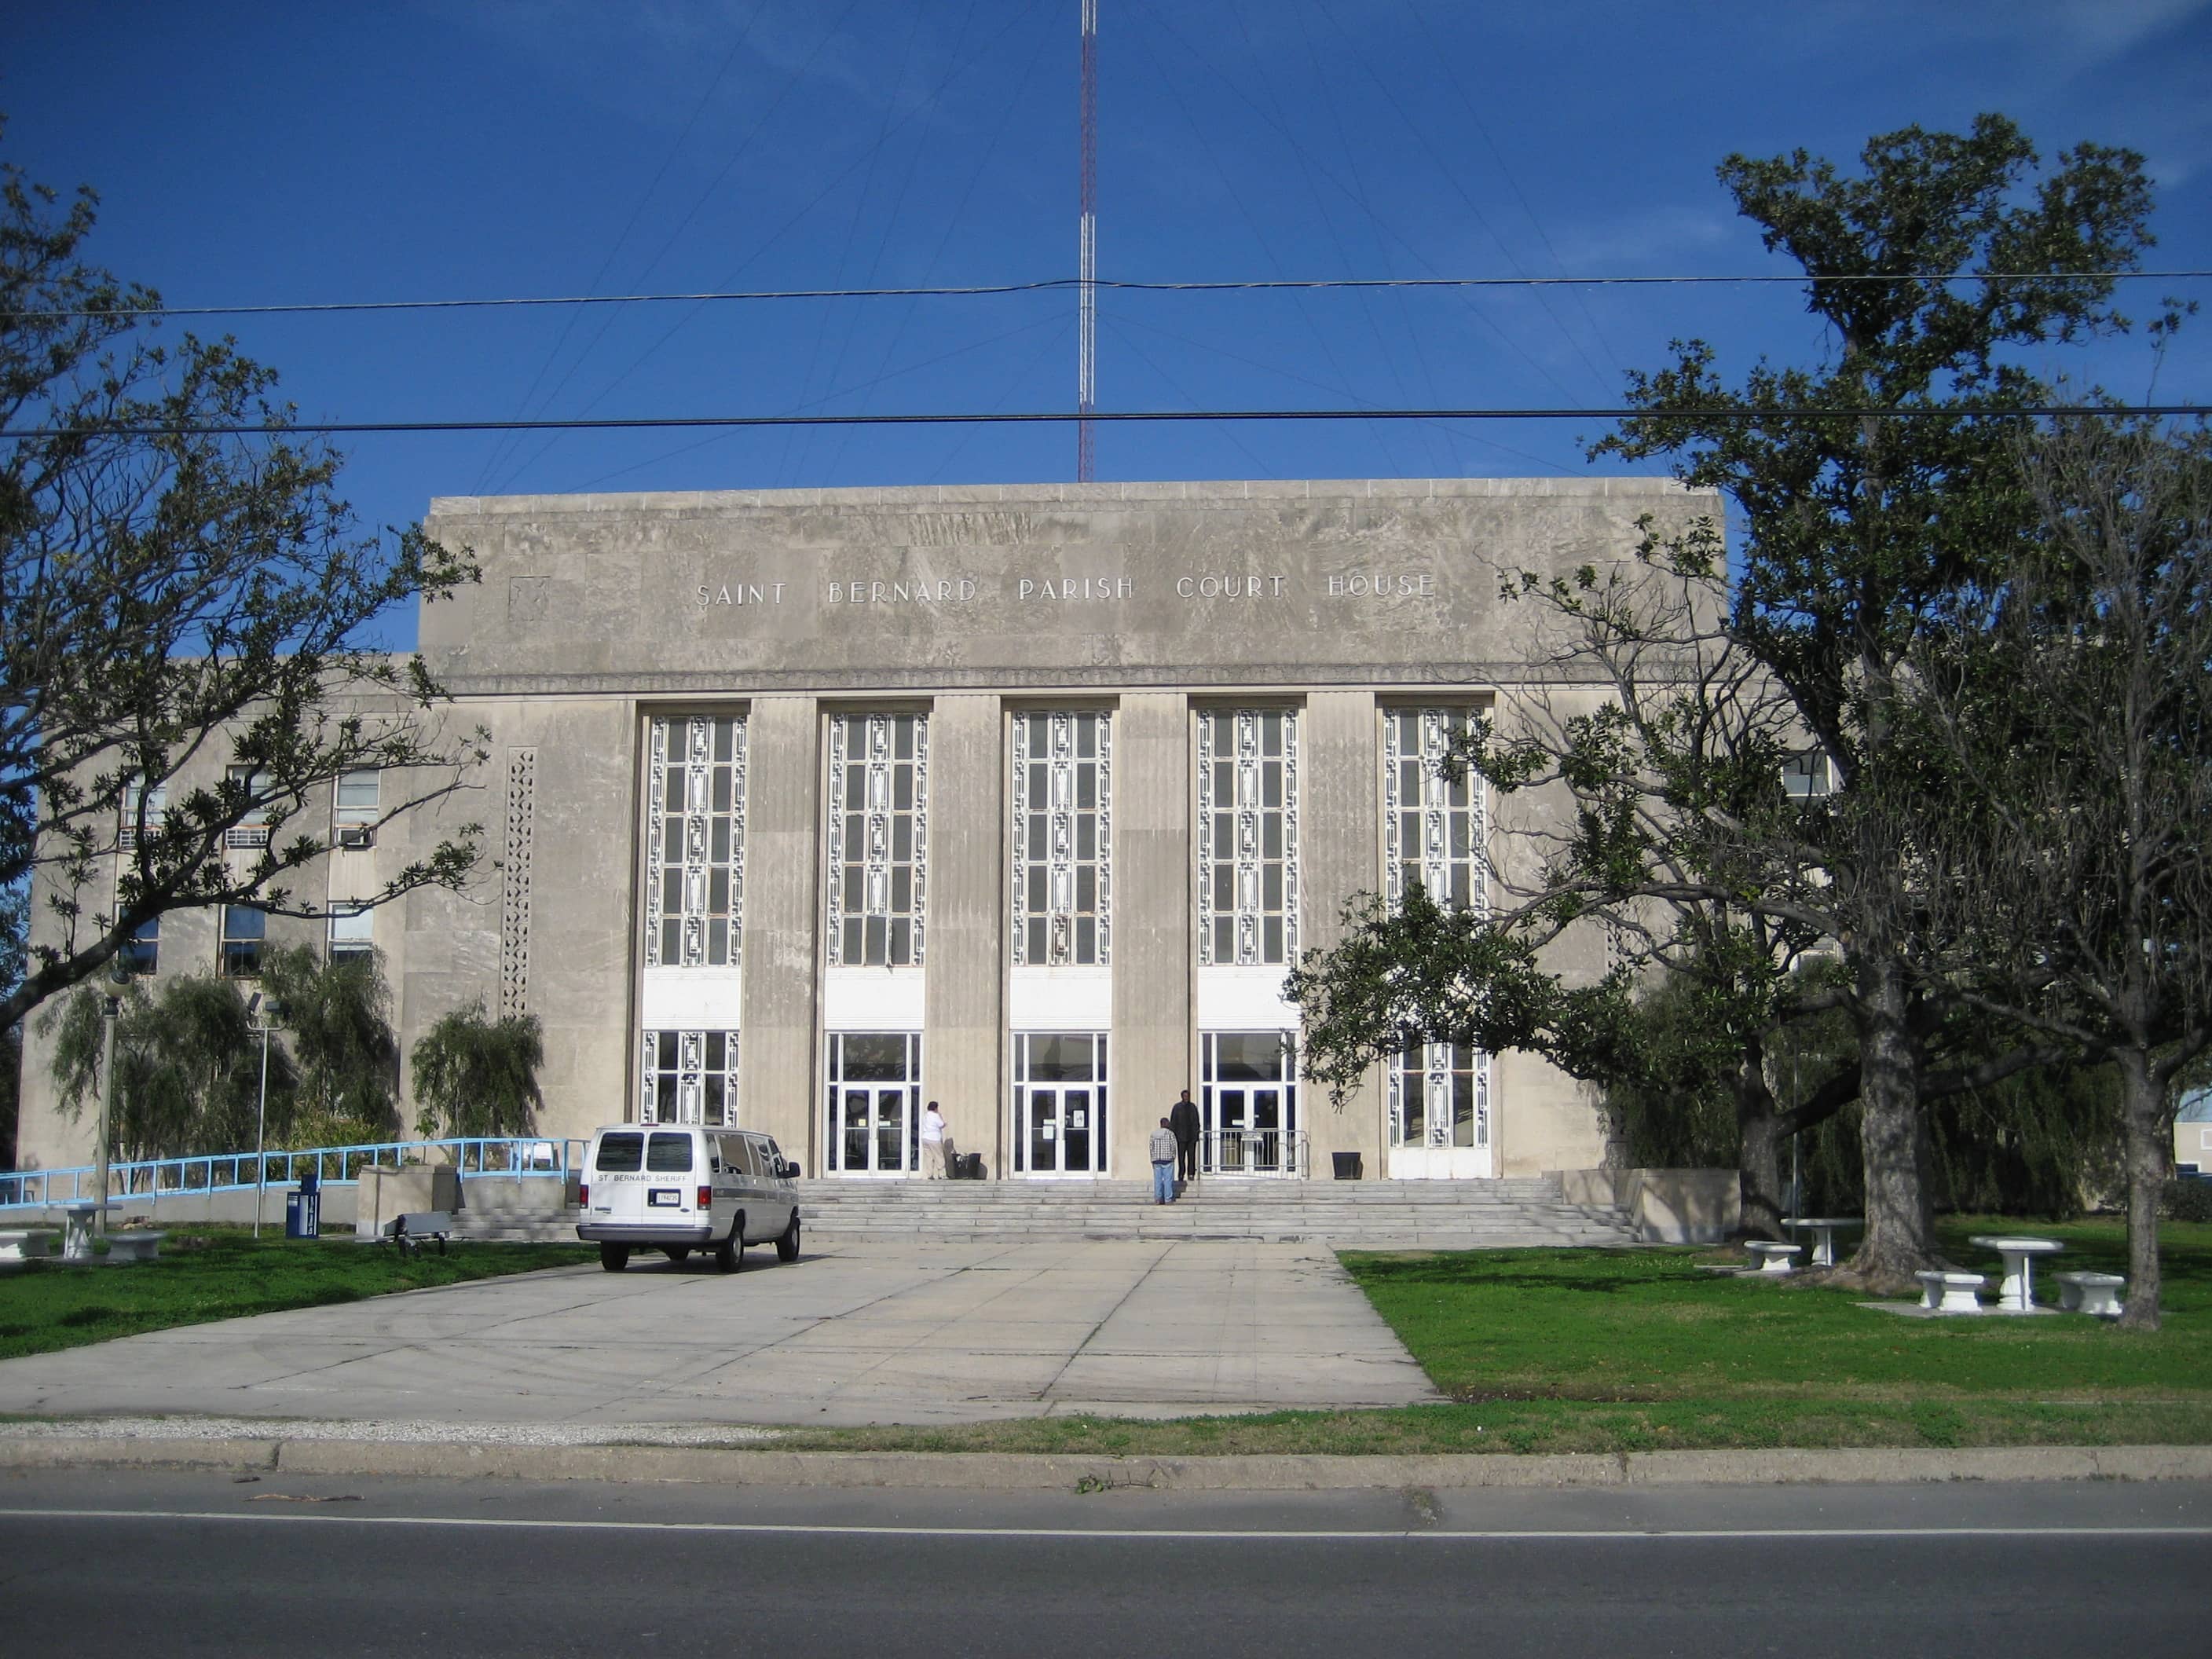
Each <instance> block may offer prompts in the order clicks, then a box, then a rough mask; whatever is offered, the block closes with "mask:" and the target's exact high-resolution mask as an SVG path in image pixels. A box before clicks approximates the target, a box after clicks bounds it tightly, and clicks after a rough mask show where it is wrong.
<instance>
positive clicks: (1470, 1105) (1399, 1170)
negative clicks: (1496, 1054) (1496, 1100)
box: [1389, 1042, 1495, 1181]
mask: <svg viewBox="0 0 2212 1659" xmlns="http://www.w3.org/2000/svg"><path fill="white" fill-rule="evenodd" d="M1494 1172H1495V1171H1494V1169H1493V1165H1492V1156H1491V1139H1490V1056H1489V1055H1487V1054H1484V1053H1483V1052H1482V1051H1481V1050H1480V1048H1469V1047H1468V1045H1467V1044H1465V1043H1463V1042H1431V1043H1426V1044H1424V1045H1423V1046H1421V1047H1419V1048H1408V1049H1407V1050H1405V1051H1404V1052H1403V1053H1402V1054H1400V1055H1399V1056H1398V1062H1397V1064H1396V1065H1395V1066H1392V1067H1391V1068H1390V1158H1389V1176H1390V1179H1391V1180H1393V1181H1466V1180H1480V1179H1484V1178H1486V1177H1488V1176H1491V1175H1492V1174H1493V1173H1494Z"/></svg>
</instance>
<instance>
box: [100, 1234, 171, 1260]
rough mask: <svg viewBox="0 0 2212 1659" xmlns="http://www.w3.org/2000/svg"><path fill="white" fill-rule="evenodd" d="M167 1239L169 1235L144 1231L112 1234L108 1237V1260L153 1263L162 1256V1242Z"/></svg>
mask: <svg viewBox="0 0 2212 1659" xmlns="http://www.w3.org/2000/svg"><path fill="white" fill-rule="evenodd" d="M167 1237H168V1234H167V1233H157V1232H150V1231H144V1230H134V1231H131V1232H126V1233H110V1234H108V1236H107V1259H108V1261H110V1262H112V1263H121V1262H125V1261H153V1260H154V1258H155V1257H156V1256H158V1255H161V1241H162V1240H163V1239H165V1238H167Z"/></svg>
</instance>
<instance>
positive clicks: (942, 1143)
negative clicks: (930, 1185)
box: [921, 1101, 949, 1181]
mask: <svg viewBox="0 0 2212 1659" xmlns="http://www.w3.org/2000/svg"><path fill="white" fill-rule="evenodd" d="M948 1144H949V1143H948V1142H947V1141H946V1139H945V1114H944V1113H942V1112H940V1111H939V1110H938V1109H937V1103H936V1102H935V1101H931V1102H930V1103H929V1105H928V1107H927V1109H925V1110H924V1111H923V1113H922V1115H921V1173H922V1175H923V1176H924V1177H925V1178H926V1179H927V1180H930V1181H942V1180H944V1179H945V1151H946V1148H947V1146H948Z"/></svg>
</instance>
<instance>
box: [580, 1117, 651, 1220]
mask: <svg viewBox="0 0 2212 1659" xmlns="http://www.w3.org/2000/svg"><path fill="white" fill-rule="evenodd" d="M585 1180H586V1184H587V1185H588V1186H589V1187H590V1188H591V1193H592V1201H591V1206H590V1208H589V1210H588V1212H587V1213H586V1219H587V1220H590V1221H592V1222H605V1223H610V1224H613V1225H635V1224H636V1223H637V1222H638V1221H640V1220H641V1219H643V1218H644V1216H645V1131H643V1130H642V1129H610V1130H608V1131H607V1132H606V1133H605V1134H602V1135H601V1136H600V1137H599V1146H598V1147H597V1148H596V1149H595V1150H594V1151H593V1152H592V1167H591V1169H590V1170H588V1171H586V1176H585Z"/></svg>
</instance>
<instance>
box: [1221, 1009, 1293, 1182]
mask: <svg viewBox="0 0 2212 1659" xmlns="http://www.w3.org/2000/svg"><path fill="white" fill-rule="evenodd" d="M1199 1041H1200V1070H1199V1081H1200V1100H1199V1115H1200V1120H1201V1122H1202V1124H1203V1127H1204V1130H1205V1138H1204V1140H1203V1143H1202V1145H1201V1146H1200V1157H1199V1168H1200V1170H1202V1171H1203V1172H1204V1173H1206V1174H1207V1175H1227V1176H1294V1177H1295V1176H1304V1174H1305V1173H1306V1142H1305V1133H1304V1131H1303V1130H1301V1129H1300V1128H1299V1127H1298V1085H1297V1036H1296V1034H1295V1033H1293V1032H1291V1031H1206V1032H1202V1033H1200V1038H1199Z"/></svg>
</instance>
